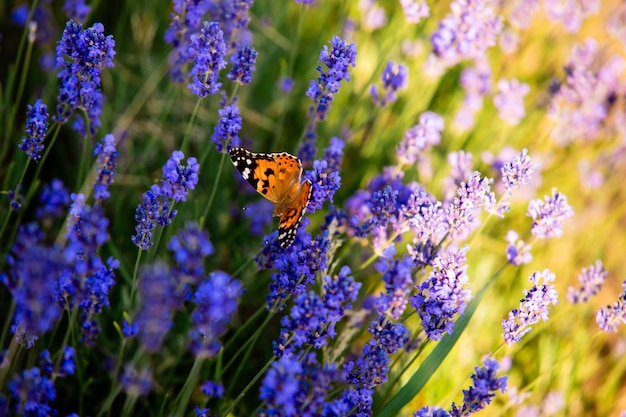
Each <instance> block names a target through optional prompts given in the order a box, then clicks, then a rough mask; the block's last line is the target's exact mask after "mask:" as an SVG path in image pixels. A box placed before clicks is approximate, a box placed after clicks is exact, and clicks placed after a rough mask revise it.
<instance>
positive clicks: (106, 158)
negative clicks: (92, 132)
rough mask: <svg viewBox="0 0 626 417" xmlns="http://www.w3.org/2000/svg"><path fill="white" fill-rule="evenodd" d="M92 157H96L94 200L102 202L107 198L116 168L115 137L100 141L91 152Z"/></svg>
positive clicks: (109, 136) (106, 137)
mask: <svg viewBox="0 0 626 417" xmlns="http://www.w3.org/2000/svg"><path fill="white" fill-rule="evenodd" d="M93 154H94V155H97V156H98V160H97V165H96V172H97V175H98V176H97V177H96V181H95V183H94V186H93V189H94V198H95V199H96V200H103V199H105V198H109V197H110V196H111V193H109V185H111V184H112V183H113V176H114V175H115V168H116V167H117V156H118V154H119V152H118V151H117V147H116V146H115V137H114V136H113V135H111V134H108V135H106V136H105V137H104V139H102V142H101V143H98V144H97V145H96V148H95V149H94V151H93Z"/></svg>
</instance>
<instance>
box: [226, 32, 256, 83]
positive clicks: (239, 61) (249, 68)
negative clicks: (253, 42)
mask: <svg viewBox="0 0 626 417" xmlns="http://www.w3.org/2000/svg"><path fill="white" fill-rule="evenodd" d="M257 55H258V54H257V51H256V50H255V49H254V48H253V47H251V46H250V44H249V43H248V42H246V43H245V44H244V45H242V46H241V47H240V48H239V49H237V51H236V52H235V53H234V54H232V55H231V56H230V63H231V64H233V67H232V68H231V70H230V72H229V73H228V74H227V75H226V76H227V77H228V78H229V79H231V80H233V81H235V82H238V83H239V84H250V81H252V73H253V72H254V70H255V69H256V67H255V66H254V64H255V62H256V57H257Z"/></svg>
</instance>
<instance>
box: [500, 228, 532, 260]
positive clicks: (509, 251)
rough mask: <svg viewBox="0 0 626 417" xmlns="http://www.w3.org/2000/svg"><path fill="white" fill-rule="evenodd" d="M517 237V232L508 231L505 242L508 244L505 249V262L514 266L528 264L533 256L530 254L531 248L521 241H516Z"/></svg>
mask: <svg viewBox="0 0 626 417" xmlns="http://www.w3.org/2000/svg"><path fill="white" fill-rule="evenodd" d="M518 237H519V235H518V234H517V232H515V231H513V230H509V232H508V233H507V234H506V241H507V242H508V243H509V245H508V246H507V247H506V260H507V261H509V263H510V264H511V265H514V266H520V265H524V264H529V263H530V261H532V260H533V255H532V253H530V249H531V246H530V245H529V244H526V243H525V242H524V241H523V240H518Z"/></svg>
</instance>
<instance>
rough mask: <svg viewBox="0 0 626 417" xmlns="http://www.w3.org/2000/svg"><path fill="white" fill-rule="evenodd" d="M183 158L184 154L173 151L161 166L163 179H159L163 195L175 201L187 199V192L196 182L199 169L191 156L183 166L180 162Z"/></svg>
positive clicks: (196, 161)
mask: <svg viewBox="0 0 626 417" xmlns="http://www.w3.org/2000/svg"><path fill="white" fill-rule="evenodd" d="M184 158H185V155H184V154H183V153H182V152H181V151H174V152H173V153H172V156H171V157H170V159H168V160H167V162H166V163H165V165H164V166H163V179H162V180H161V188H162V190H163V196H164V197H165V198H171V199H173V200H174V201H176V202H178V201H187V193H188V192H189V190H193V189H194V188H196V185H197V184H198V172H199V171H200V165H199V164H198V160H197V159H196V158H194V157H193V156H192V157H189V158H188V159H187V165H186V166H185V165H183V164H182V163H181V161H182V160H183V159H184Z"/></svg>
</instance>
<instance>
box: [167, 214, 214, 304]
mask: <svg viewBox="0 0 626 417" xmlns="http://www.w3.org/2000/svg"><path fill="white" fill-rule="evenodd" d="M167 248H168V249H169V250H170V251H172V253H173V256H174V260H175V261H176V275H177V280H178V281H179V285H182V286H183V293H184V299H185V300H188V299H190V298H191V294H190V293H189V291H188V289H189V288H190V287H195V286H197V285H198V284H200V282H201V281H202V280H203V279H204V278H205V275H206V273H205V270H204V258H206V257H207V256H209V255H212V254H213V253H214V252H215V249H214V248H213V245H212V244H211V242H210V241H209V235H208V234H207V232H206V231H205V230H200V229H198V225H197V224H195V223H190V224H187V225H186V226H185V227H184V228H182V229H180V230H179V231H178V233H177V234H176V235H174V236H172V238H171V239H170V241H169V243H168V244H167Z"/></svg>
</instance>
